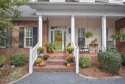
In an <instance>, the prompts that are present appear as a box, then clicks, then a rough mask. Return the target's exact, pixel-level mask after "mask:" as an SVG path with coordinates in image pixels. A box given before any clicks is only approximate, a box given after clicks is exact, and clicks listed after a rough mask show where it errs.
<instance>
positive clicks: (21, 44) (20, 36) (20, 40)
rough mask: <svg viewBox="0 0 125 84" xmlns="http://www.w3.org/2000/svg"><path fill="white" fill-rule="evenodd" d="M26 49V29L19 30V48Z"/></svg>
mask: <svg viewBox="0 0 125 84" xmlns="http://www.w3.org/2000/svg"><path fill="white" fill-rule="evenodd" d="M23 47H24V27H20V28H19V48H23Z"/></svg>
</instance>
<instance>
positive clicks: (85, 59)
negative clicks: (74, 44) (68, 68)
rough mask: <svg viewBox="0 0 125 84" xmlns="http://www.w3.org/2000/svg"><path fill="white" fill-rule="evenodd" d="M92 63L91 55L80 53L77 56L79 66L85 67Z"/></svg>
mask: <svg viewBox="0 0 125 84" xmlns="http://www.w3.org/2000/svg"><path fill="white" fill-rule="evenodd" d="M91 65H92V60H91V57H90V56H89V55H82V56H80V58H79V66H80V67H81V68H87V67H91Z"/></svg>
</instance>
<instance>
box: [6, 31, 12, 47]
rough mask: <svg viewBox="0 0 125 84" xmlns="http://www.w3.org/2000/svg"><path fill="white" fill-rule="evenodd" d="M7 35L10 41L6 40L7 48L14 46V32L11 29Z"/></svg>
mask: <svg viewBox="0 0 125 84" xmlns="http://www.w3.org/2000/svg"><path fill="white" fill-rule="evenodd" d="M7 35H8V39H7V40H6V43H7V46H9V47H11V45H12V30H11V29H7Z"/></svg>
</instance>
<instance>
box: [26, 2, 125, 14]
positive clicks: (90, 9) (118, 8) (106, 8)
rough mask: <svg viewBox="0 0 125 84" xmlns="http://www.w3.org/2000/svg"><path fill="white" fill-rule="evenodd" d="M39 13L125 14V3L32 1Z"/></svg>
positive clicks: (32, 5)
mask: <svg viewBox="0 0 125 84" xmlns="http://www.w3.org/2000/svg"><path fill="white" fill-rule="evenodd" d="M28 4H29V5H30V7H31V8H33V9H36V10H37V15H82V16H86V15H88V16H102V15H106V16H125V5H124V4H115V3H77V2H75V3H74V2H70V3H59V2H58V3H57V2H56V3H55V2H53V3H49V2H30V3H28Z"/></svg>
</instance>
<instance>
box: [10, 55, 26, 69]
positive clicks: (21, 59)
mask: <svg viewBox="0 0 125 84" xmlns="http://www.w3.org/2000/svg"><path fill="white" fill-rule="evenodd" d="M10 62H11V65H15V66H17V67H18V66H23V65H24V64H25V63H26V56H25V54H23V53H16V54H12V55H11V56H10Z"/></svg>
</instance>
